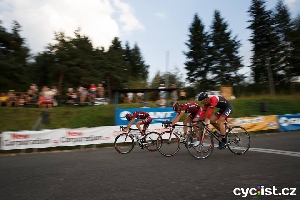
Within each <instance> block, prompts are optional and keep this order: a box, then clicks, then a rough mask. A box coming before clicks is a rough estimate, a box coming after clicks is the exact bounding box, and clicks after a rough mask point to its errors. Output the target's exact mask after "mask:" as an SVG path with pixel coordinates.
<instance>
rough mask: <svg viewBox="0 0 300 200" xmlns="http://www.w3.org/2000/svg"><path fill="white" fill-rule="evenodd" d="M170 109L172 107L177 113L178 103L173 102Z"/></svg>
mask: <svg viewBox="0 0 300 200" xmlns="http://www.w3.org/2000/svg"><path fill="white" fill-rule="evenodd" d="M172 107H173V110H175V111H177V110H178V108H180V104H179V103H178V102H175V103H174V104H173V106H172Z"/></svg>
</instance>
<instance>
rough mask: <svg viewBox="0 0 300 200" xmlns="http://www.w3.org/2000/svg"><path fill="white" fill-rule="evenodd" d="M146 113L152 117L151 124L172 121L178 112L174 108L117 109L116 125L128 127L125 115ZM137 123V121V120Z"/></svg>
mask: <svg viewBox="0 0 300 200" xmlns="http://www.w3.org/2000/svg"><path fill="white" fill-rule="evenodd" d="M138 110H141V111H144V112H148V113H149V114H150V116H151V117H152V122H151V124H157V123H161V122H163V121H166V120H169V121H171V120H172V119H173V118H174V117H175V116H176V112H175V111H174V110H173V109H172V107H165V108H117V109H116V111H115V122H116V125H118V126H120V125H127V124H128V121H127V119H126V118H125V115H126V114H127V113H128V112H130V113H133V112H135V111H138ZM136 121H137V120H136Z"/></svg>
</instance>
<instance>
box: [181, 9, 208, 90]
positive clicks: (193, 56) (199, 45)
mask: <svg viewBox="0 0 300 200" xmlns="http://www.w3.org/2000/svg"><path fill="white" fill-rule="evenodd" d="M185 44H186V45H187V47H188V49H189V50H188V51H187V52H183V53H184V55H185V56H186V58H187V61H186V62H185V63H184V64H185V69H186V70H187V80H188V81H189V82H190V83H194V82H201V84H204V85H205V84H207V83H206V81H207V80H208V77H207V76H208V69H209V61H210V59H209V57H208V36H207V33H206V32H205V31H204V25H203V24H202V21H201V20H200V18H199V17H198V15H197V14H195V15H194V19H193V22H192V24H191V26H190V28H189V40H188V41H187V42H186V43H185ZM207 85H208V84H207Z"/></svg>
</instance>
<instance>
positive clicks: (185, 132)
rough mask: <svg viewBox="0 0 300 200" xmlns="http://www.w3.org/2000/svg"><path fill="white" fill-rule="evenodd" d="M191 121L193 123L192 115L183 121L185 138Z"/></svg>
mask: <svg viewBox="0 0 300 200" xmlns="http://www.w3.org/2000/svg"><path fill="white" fill-rule="evenodd" d="M191 121H192V118H191V116H190V115H188V116H187V117H186V118H185V119H184V120H183V125H185V126H184V127H183V134H184V136H186V134H187V129H188V127H187V124H188V123H190V122H191Z"/></svg>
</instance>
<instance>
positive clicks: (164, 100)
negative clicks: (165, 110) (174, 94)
mask: <svg viewBox="0 0 300 200" xmlns="http://www.w3.org/2000/svg"><path fill="white" fill-rule="evenodd" d="M159 98H160V99H159V100H157V101H156V105H158V106H159V107H166V104H167V101H166V99H164V98H163V97H162V96H160V97H159Z"/></svg>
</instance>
